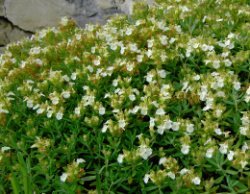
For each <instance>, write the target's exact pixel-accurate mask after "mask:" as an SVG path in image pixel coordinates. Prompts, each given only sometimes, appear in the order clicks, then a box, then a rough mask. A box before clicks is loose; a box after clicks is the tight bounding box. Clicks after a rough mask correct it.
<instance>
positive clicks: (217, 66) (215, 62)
mask: <svg viewBox="0 0 250 194" xmlns="http://www.w3.org/2000/svg"><path fill="white" fill-rule="evenodd" d="M219 67H220V61H219V60H215V61H213V68H215V69H218V68H219Z"/></svg>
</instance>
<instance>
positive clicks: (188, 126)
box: [187, 124, 194, 133]
mask: <svg viewBox="0 0 250 194" xmlns="http://www.w3.org/2000/svg"><path fill="white" fill-rule="evenodd" d="M193 131H194V124H187V132H188V133H193Z"/></svg>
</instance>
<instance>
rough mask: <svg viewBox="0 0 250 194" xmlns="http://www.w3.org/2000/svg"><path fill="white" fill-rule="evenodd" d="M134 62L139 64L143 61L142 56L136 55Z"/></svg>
mask: <svg viewBox="0 0 250 194" xmlns="http://www.w3.org/2000/svg"><path fill="white" fill-rule="evenodd" d="M136 60H137V62H138V63H141V62H142V60H143V55H137V57H136Z"/></svg>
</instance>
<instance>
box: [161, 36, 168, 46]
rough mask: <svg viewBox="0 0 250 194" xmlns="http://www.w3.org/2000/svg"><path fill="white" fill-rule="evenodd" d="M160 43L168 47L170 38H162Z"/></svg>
mask: <svg viewBox="0 0 250 194" xmlns="http://www.w3.org/2000/svg"><path fill="white" fill-rule="evenodd" d="M160 42H161V44H162V45H164V46H165V45H167V43H168V37H167V36H165V35H162V36H160Z"/></svg>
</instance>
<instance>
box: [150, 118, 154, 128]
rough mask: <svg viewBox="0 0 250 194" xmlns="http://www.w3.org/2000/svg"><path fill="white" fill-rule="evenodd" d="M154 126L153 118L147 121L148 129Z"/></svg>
mask: <svg viewBox="0 0 250 194" xmlns="http://www.w3.org/2000/svg"><path fill="white" fill-rule="evenodd" d="M154 126H155V119H154V118H153V117H150V120H149V127H150V128H153V127H154Z"/></svg>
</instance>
